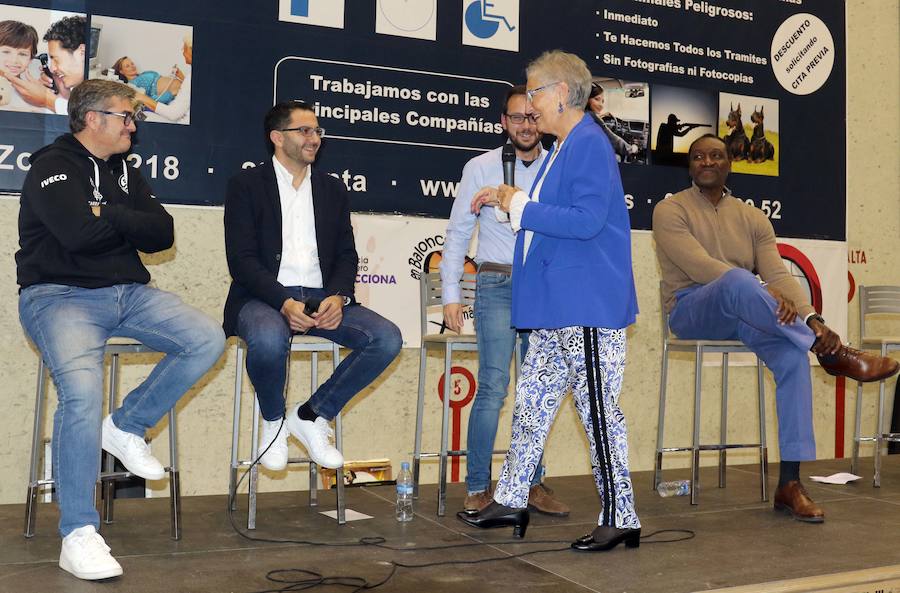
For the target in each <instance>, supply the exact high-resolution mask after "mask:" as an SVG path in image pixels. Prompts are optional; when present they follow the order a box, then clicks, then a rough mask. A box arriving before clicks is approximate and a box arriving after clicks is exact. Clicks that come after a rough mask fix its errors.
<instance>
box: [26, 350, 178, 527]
mask: <svg viewBox="0 0 900 593" xmlns="http://www.w3.org/2000/svg"><path fill="white" fill-rule="evenodd" d="M105 353H106V354H108V355H110V356H111V360H110V365H109V397H108V409H109V411H110V413H111V412H112V411H113V410H114V409H115V405H116V395H117V394H118V383H119V356H120V355H121V354H146V353H151V354H152V353H157V351H156V350H154V349H153V348H150V347H148V346H145V345H144V344H141V343H140V342H138V341H136V340H132V339H128V338H112V339H111V340H110V341H108V342H107V343H106V349H105ZM46 375H47V371H46V365H45V364H44V360H43V359H40V360H39V363H38V377H37V389H36V396H35V405H34V431H33V432H32V440H31V465H30V468H29V471H28V494H27V496H26V498H25V537H32V536H33V535H34V527H35V520H36V515H37V504H36V503H37V496H38V492H39V491H40V490H41V489H43V488H46V487H50V486H53V485H54V482H55V480H54V479H52V478H50V479H39V478H38V475H37V474H38V458H39V456H40V447H41V440H42V436H43V411H44V399H45V396H46ZM103 456H104V460H105V461H104V469H103V471H102V472H101V473H100V476H99V483H100V485H101V487H102V488H103V497H102V499H103V503H102V505H101V508H100V517H101V520H102V522H103V523H105V524H110V523H112V522H113V502H114V501H115V481H116V480H118V479H123V478H130V477H132V476H133V475H134V474H132V473H131V472H128V471H115V458H114V457H113V456H112V455H110V454H109V453H106V452H105V451H104V452H103ZM164 469H165V471H166V472H168V474H169V510H170V514H171V521H172V532H171V533H172V539H174V540H179V539H181V483H180V480H179V473H178V437H177V429H176V424H175V408H172V409H171V410H169V466H168V467H166V468H164Z"/></svg>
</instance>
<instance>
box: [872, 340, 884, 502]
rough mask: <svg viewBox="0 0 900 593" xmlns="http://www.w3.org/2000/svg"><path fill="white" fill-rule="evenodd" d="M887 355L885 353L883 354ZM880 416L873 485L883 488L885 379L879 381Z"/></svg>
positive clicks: (877, 428) (876, 434)
mask: <svg viewBox="0 0 900 593" xmlns="http://www.w3.org/2000/svg"><path fill="white" fill-rule="evenodd" d="M882 356H885V354H882ZM875 413H876V414H877V415H878V417H877V418H876V419H875V477H874V479H873V480H872V485H873V486H874V487H875V488H881V450H882V449H883V448H884V380H881V381H879V382H878V407H877V408H875Z"/></svg>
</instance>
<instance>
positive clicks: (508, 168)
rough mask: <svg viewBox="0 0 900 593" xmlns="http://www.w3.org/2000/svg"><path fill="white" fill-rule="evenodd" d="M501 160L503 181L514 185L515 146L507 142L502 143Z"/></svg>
mask: <svg viewBox="0 0 900 593" xmlns="http://www.w3.org/2000/svg"><path fill="white" fill-rule="evenodd" d="M501 160H502V161H503V183H505V184H506V185H511V186H513V187H515V185H516V147H515V146H513V145H512V143H510V142H507V143H506V144H504V145H503V153H502V156H501Z"/></svg>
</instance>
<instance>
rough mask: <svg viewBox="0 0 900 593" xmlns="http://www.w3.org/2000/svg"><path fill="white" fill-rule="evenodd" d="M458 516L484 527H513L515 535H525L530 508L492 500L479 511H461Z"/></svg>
mask: <svg viewBox="0 0 900 593" xmlns="http://www.w3.org/2000/svg"><path fill="white" fill-rule="evenodd" d="M456 516H457V517H458V518H459V520H460V521H462V522H463V523H465V524H467V525H471V526H472V527H480V528H482V529H489V528H492V527H512V528H513V536H514V537H525V530H526V529H528V521H529V516H528V509H514V508H512V507H508V506H504V505H502V504H500V503H497V502H492V503H491V504H489V505H488V506H486V507H484V508H483V509H481V510H480V511H478V512H477V513H471V512H466V511H460V512H458V513H456Z"/></svg>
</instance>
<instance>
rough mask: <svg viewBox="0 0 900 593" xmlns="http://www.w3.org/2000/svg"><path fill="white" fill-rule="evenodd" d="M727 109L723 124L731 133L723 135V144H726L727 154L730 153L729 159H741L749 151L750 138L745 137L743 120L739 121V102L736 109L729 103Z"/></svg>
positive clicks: (744, 157)
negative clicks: (726, 117)
mask: <svg viewBox="0 0 900 593" xmlns="http://www.w3.org/2000/svg"><path fill="white" fill-rule="evenodd" d="M729 109H730V111H729V113H728V119H727V120H725V125H726V126H728V128H729V129H730V130H731V133H729V134H728V135H727V136H725V137H724V138H723V140H724V141H725V145H726V146H728V154H729V155H731V160H732V161H742V160H744V159H746V158H747V155H748V154H749V153H750V139H749V138H747V132H745V131H744V122H743V121H741V104H740V103H738V105H737V109H735V108H734V105H733V104H730V103H729Z"/></svg>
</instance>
